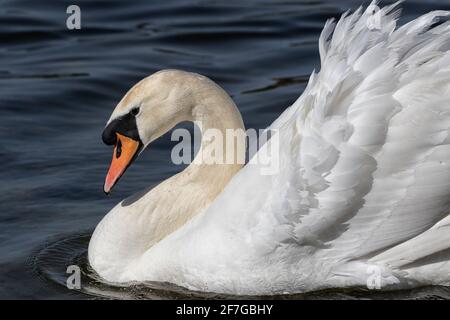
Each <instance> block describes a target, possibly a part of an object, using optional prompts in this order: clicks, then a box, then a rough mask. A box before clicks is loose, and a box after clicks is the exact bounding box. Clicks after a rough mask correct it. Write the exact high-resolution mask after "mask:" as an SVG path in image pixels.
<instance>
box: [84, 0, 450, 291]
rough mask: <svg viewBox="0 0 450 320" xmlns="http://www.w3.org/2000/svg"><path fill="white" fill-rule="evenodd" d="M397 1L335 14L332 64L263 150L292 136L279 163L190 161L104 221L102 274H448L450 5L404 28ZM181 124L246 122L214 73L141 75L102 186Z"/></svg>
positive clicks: (222, 278) (325, 53) (237, 283)
mask: <svg viewBox="0 0 450 320" xmlns="http://www.w3.org/2000/svg"><path fill="white" fill-rule="evenodd" d="M397 8H398V4H395V5H392V6H388V7H384V8H381V9H380V11H379V12H377V13H376V14H378V15H379V16H377V19H380V20H379V21H380V24H379V26H378V27H375V28H374V27H373V25H372V24H370V23H369V20H370V19H373V17H374V16H373V13H371V12H369V11H367V10H366V11H364V10H362V9H361V8H360V9H358V10H357V11H356V12H354V13H353V14H349V13H346V14H344V15H343V16H342V17H341V19H340V20H339V21H338V22H337V23H336V24H335V23H334V22H333V21H328V22H327V23H326V24H325V27H324V29H323V32H322V34H321V37H320V40H319V50H320V57H321V70H320V72H319V73H315V72H313V73H312V75H311V77H310V80H309V83H308V86H307V88H306V89H305V91H304V92H303V94H302V95H301V96H300V98H299V99H298V100H297V101H296V102H295V103H294V104H293V105H292V106H291V107H289V108H288V109H287V110H285V112H284V113H283V114H282V115H281V116H280V117H279V118H278V119H277V120H276V121H275V122H274V123H273V124H272V125H271V126H270V129H271V130H273V132H274V135H273V136H272V138H271V139H270V140H269V141H268V142H267V143H266V144H265V145H264V146H263V147H262V148H261V149H260V151H259V152H262V150H263V149H264V148H269V147H270V144H271V143H272V140H273V141H275V140H274V138H276V139H278V141H280V146H279V150H278V152H277V153H276V154H275V156H274V159H272V160H273V161H274V160H276V161H278V163H279V167H278V168H279V171H278V172H277V174H265V175H264V174H261V172H260V166H261V165H258V164H255V165H246V166H244V167H242V165H241V164H239V163H237V162H236V163H231V164H210V163H207V162H206V160H207V159H203V160H201V161H199V162H197V163H195V161H194V163H192V164H191V165H189V166H188V167H187V168H186V169H185V170H184V171H182V172H181V173H179V174H177V175H175V176H173V177H171V178H170V179H167V180H166V181H164V182H162V183H161V184H159V185H158V186H157V187H155V188H153V189H151V190H149V191H148V190H146V191H144V192H142V193H141V194H140V195H136V196H133V197H132V198H130V199H127V200H124V201H122V202H121V203H119V204H118V205H117V206H116V207H114V208H113V209H112V210H111V211H110V212H109V213H108V214H107V215H106V216H105V217H104V218H103V220H102V221H101V222H100V223H99V224H98V226H97V228H96V229H95V232H94V234H93V236H92V239H91V241H90V244H89V262H90V264H91V266H92V267H93V268H94V270H95V271H96V272H97V273H98V274H99V275H100V276H101V277H103V278H104V279H106V280H107V281H111V282H118V283H124V282H131V281H163V282H170V283H174V284H177V285H179V286H183V287H186V288H188V289H192V290H200V291H209V292H220V293H230V294H278V293H298V292H305V291H310V290H318V289H325V288H332V287H350V286H366V285H368V284H370V281H372V282H373V283H374V284H375V285H376V286H377V287H378V288H383V289H392V288H394V289H397V288H408V287H413V286H419V285H434V284H436V285H450V215H449V213H450V211H449V210H450V129H449V128H450V51H449V49H450V23H449V22H444V23H441V24H436V22H437V21H438V20H439V18H440V17H446V16H449V15H450V12H447V11H435V12H430V13H428V14H425V15H424V16H421V17H419V18H417V19H416V20H414V21H412V22H410V23H408V24H405V25H403V26H401V27H399V28H397V27H396V20H397V18H398V16H399V12H398V10H397ZM369 26H371V27H369ZM185 120H188V121H200V122H201V123H202V126H203V128H202V130H207V129H209V128H215V129H218V130H220V131H221V132H224V131H225V130H226V129H243V123H242V119H241V116H240V114H239V112H238V110H237V108H236V106H235V104H234V103H233V101H232V99H231V98H230V97H229V96H228V95H227V94H226V93H225V92H224V91H223V90H222V89H221V88H220V87H219V86H218V85H216V84H215V83H214V82H212V81H211V80H209V79H207V78H206V77H203V76H200V75H197V74H193V73H188V72H183V71H177V70H164V71H160V72H157V73H155V74H153V75H151V76H149V77H147V78H145V79H144V80H142V81H140V82H139V83H138V84H136V85H135V86H134V87H133V88H132V89H131V90H130V91H129V92H128V93H127V94H126V95H125V97H124V98H123V99H122V100H121V101H120V102H119V104H118V106H117V107H116V108H115V110H114V111H113V113H112V115H111V118H110V119H109V121H108V123H107V126H106V128H105V130H104V133H103V140H104V142H105V143H107V144H110V145H115V148H114V154H113V160H112V164H111V167H110V170H109V172H108V175H107V178H106V182H105V192H109V191H110V190H111V188H112V186H113V185H114V184H115V183H116V182H117V180H118V179H119V178H120V176H121V175H122V174H123V172H124V171H125V170H126V168H127V167H128V166H129V165H130V163H131V162H132V161H133V160H134V159H135V158H136V156H137V155H138V154H139V153H140V152H141V151H142V150H143V149H144V148H145V147H146V146H147V145H148V144H150V143H151V142H152V141H153V140H155V139H156V138H158V137H159V136H161V135H162V134H164V133H165V132H167V131H168V130H170V129H171V128H173V127H174V126H175V125H176V124H177V123H179V122H181V121H185ZM204 132H205V131H202V133H204ZM239 139H242V138H239ZM214 143H215V142H214V141H211V140H210V139H209V140H208V139H206V138H205V137H203V140H202V142H201V147H200V151H199V153H201V152H202V151H205V150H206V151H207V150H208V149H209V148H211V146H213V145H214ZM374 277H375V278H374Z"/></svg>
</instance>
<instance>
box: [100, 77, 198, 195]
mask: <svg viewBox="0 0 450 320" xmlns="http://www.w3.org/2000/svg"><path fill="white" fill-rule="evenodd" d="M199 77H201V76H200V75H196V74H192V73H188V72H184V71H178V70H163V71H159V72H157V73H155V74H153V75H151V76H149V77H147V78H144V79H143V80H141V81H139V82H138V83H137V84H136V85H134V86H133V87H132V88H131V89H130V90H129V91H128V92H127V93H126V94H125V96H124V97H123V98H122V100H121V101H120V102H119V104H118V105H117V106H116V108H115V109H114V111H113V113H112V115H111V117H110V119H109V121H108V123H107V125H106V127H105V129H104V131H103V134H102V139H103V142H104V143H105V144H107V145H114V151H113V157H112V161H111V165H110V168H109V170H108V174H107V176H106V180H105V184H104V187H103V190H104V192H105V193H106V194H109V192H110V191H111V189H112V188H113V187H114V185H115V184H116V183H117V181H118V180H119V179H120V177H121V176H122V175H123V174H124V172H125V171H126V169H127V168H128V167H129V166H130V165H131V163H132V162H133V161H134V160H135V159H136V158H137V156H138V155H139V154H140V153H141V152H142V151H143V150H144V149H145V147H146V146H147V145H148V144H149V143H151V142H152V141H154V140H155V139H157V138H158V137H160V136H162V135H163V134H164V133H166V132H167V131H169V130H170V129H171V128H173V127H174V126H175V125H177V124H178V123H180V122H182V121H188V120H190V119H191V117H192V109H193V107H194V106H195V99H194V95H193V92H192V90H191V89H192V81H190V80H194V79H195V78H197V79H198V78H199ZM203 78H205V77H203ZM205 79H206V78H205Z"/></svg>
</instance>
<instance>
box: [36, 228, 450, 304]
mask: <svg viewBox="0 0 450 320" xmlns="http://www.w3.org/2000/svg"><path fill="white" fill-rule="evenodd" d="M90 237H91V235H90V233H82V234H75V235H66V236H64V237H60V238H57V239H52V240H50V241H47V243H46V244H45V245H44V246H43V247H41V248H40V249H39V250H37V252H36V253H35V255H34V258H33V259H32V262H31V264H32V268H33V270H34V272H36V273H37V274H38V276H39V277H40V278H41V280H42V281H44V282H45V283H46V284H48V285H53V286H55V287H57V289H58V290H64V291H69V289H67V287H66V280H67V277H68V276H69V274H67V273H66V270H67V267H68V266H70V265H77V266H79V267H80V269H81V289H79V290H78V289H74V291H75V292H76V293H79V294H81V295H85V296H86V297H91V298H100V299H136V300H139V299H199V298H200V299H283V300H289V299H296V300H303V299H427V300H430V299H449V298H450V289H449V288H445V287H424V288H419V289H414V290H403V291H392V292H378V291H369V290H367V289H362V288H357V289H345V290H344V289H339V290H325V291H318V292H310V293H305V294H294V295H278V296H231V295H222V294H215V293H203V292H195V291H190V290H187V289H184V288H181V287H178V286H175V285H172V284H167V283H158V282H149V283H145V284H136V283H129V284H126V285H119V284H113V283H108V282H106V281H104V280H102V279H101V278H100V277H99V275H98V274H97V273H96V272H95V271H94V270H93V269H92V268H91V267H90V266H89V263H88V260H87V250H88V245H89V239H90Z"/></svg>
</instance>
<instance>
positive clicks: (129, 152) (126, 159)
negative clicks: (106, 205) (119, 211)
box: [103, 133, 141, 194]
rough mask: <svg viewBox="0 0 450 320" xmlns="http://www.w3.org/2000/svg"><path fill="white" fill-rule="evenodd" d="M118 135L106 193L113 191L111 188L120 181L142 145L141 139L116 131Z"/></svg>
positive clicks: (105, 187)
mask: <svg viewBox="0 0 450 320" xmlns="http://www.w3.org/2000/svg"><path fill="white" fill-rule="evenodd" d="M116 135H117V141H116V145H115V147H114V152H113V157H112V160H111V166H110V167H109V170H108V174H107V175H106V179H105V185H104V187H103V190H104V191H105V193H106V194H109V193H110V192H111V189H112V188H113V187H114V185H115V184H116V183H117V181H119V179H120V177H121V176H122V175H123V173H124V172H125V170H127V168H128V167H129V165H130V164H131V162H133V160H134V159H135V158H136V157H137V155H138V151H139V149H140V145H141V144H140V142H139V141H135V140H133V139H131V138H128V137H126V136H124V135H121V134H120V133H116Z"/></svg>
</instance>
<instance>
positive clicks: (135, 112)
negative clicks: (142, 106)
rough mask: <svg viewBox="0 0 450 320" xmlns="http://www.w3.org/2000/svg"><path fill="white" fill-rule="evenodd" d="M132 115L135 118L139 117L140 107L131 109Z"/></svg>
mask: <svg viewBox="0 0 450 320" xmlns="http://www.w3.org/2000/svg"><path fill="white" fill-rule="evenodd" d="M130 114H131V115H132V116H134V117H135V116H137V115H138V114H139V107H136V108H133V109H131V111H130Z"/></svg>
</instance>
